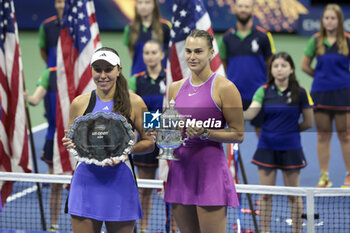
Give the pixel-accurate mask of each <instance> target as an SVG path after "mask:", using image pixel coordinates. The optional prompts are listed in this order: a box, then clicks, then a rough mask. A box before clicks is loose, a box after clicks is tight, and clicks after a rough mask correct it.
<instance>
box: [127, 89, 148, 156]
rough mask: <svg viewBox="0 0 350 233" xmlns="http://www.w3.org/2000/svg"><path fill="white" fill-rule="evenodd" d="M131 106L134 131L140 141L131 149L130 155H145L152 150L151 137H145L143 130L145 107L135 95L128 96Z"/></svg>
mask: <svg viewBox="0 0 350 233" xmlns="http://www.w3.org/2000/svg"><path fill="white" fill-rule="evenodd" d="M130 99H131V106H132V121H133V122H134V126H135V129H136V130H137V132H138V133H139V135H140V141H138V142H137V143H136V144H135V145H134V146H133V147H132V149H131V153H132V154H145V153H150V152H152V151H153V150H154V141H153V138H152V137H151V136H147V135H146V133H145V131H144V130H143V126H142V124H143V112H144V111H147V106H146V104H145V103H144V102H143V100H142V98H141V97H140V96H138V95H136V94H132V93H131V94H130Z"/></svg>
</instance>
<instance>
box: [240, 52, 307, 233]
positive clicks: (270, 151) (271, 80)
mask: <svg viewBox="0 0 350 233" xmlns="http://www.w3.org/2000/svg"><path fill="white" fill-rule="evenodd" d="M312 106H313V102H312V100H311V98H310V96H309V94H308V92H307V91H306V90H305V89H304V88H302V87H300V86H299V83H298V81H297V80H296V76H295V66H294V62H293V60H292V58H291V56H290V55H289V54H287V53H285V52H280V53H277V54H275V55H273V56H272V57H271V61H270V63H269V64H268V80H267V83H266V85H263V86H261V87H259V88H258V90H257V91H256V92H255V94H254V96H253V101H252V103H251V104H250V106H249V108H248V109H247V110H246V111H244V119H246V120H250V119H253V118H254V117H255V116H256V115H257V114H258V113H259V112H260V111H262V112H263V113H264V121H263V124H262V129H261V133H260V136H259V143H258V148H257V150H256V152H255V154H254V157H253V160H252V162H253V163H254V164H256V165H257V166H258V174H259V180H260V184H261V185H275V182H276V174H277V169H282V174H283V178H284V184H285V185H286V186H299V181H300V169H301V168H303V167H305V166H306V160H305V157H304V153H303V150H302V147H301V142H300V132H301V131H304V130H306V129H308V128H311V127H312V124H313V112H312V108H311V107H312ZM300 115H302V116H303V121H302V122H301V123H299V118H300ZM288 199H289V203H290V209H291V216H292V222H293V232H294V233H298V232H301V230H302V219H301V214H302V213H303V203H302V200H301V198H300V197H295V196H288ZM259 203H260V205H259V210H260V225H261V229H262V232H265V233H266V232H269V230H270V222H271V211H272V196H271V195H261V196H260V202H259Z"/></svg>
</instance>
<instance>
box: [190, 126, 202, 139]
mask: <svg viewBox="0 0 350 233" xmlns="http://www.w3.org/2000/svg"><path fill="white" fill-rule="evenodd" d="M203 132H204V128H203V127H191V126H189V127H187V128H186V135H187V136H188V137H189V138H194V137H199V136H200V135H201V134H202V133H203Z"/></svg>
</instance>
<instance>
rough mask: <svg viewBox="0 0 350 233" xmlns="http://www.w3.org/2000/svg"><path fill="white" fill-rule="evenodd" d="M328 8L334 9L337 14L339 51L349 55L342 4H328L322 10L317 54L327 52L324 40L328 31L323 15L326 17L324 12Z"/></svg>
mask: <svg viewBox="0 0 350 233" xmlns="http://www.w3.org/2000/svg"><path fill="white" fill-rule="evenodd" d="M327 10H331V11H334V12H335V14H336V15H337V18H338V27H337V46H338V49H339V52H340V53H341V54H343V55H344V56H348V55H349V48H348V44H347V43H346V38H345V34H344V26H343V24H344V23H343V21H344V17H343V13H342V11H341V8H340V6H339V5H337V4H328V5H326V7H325V8H324V10H323V12H322V16H321V26H320V36H319V38H318V40H317V44H316V55H317V56H321V55H323V54H324V53H325V52H326V48H325V46H324V44H323V41H324V39H325V38H326V37H327V32H326V29H325V27H324V25H323V17H324V14H325V12H326V11H327Z"/></svg>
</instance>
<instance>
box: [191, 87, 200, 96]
mask: <svg viewBox="0 0 350 233" xmlns="http://www.w3.org/2000/svg"><path fill="white" fill-rule="evenodd" d="M200 87H201V86H199V87H197V88H194V87H193V86H192V93H188V96H194V95H195V94H197V93H198V92H197V91H198V89H199V88H200Z"/></svg>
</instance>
